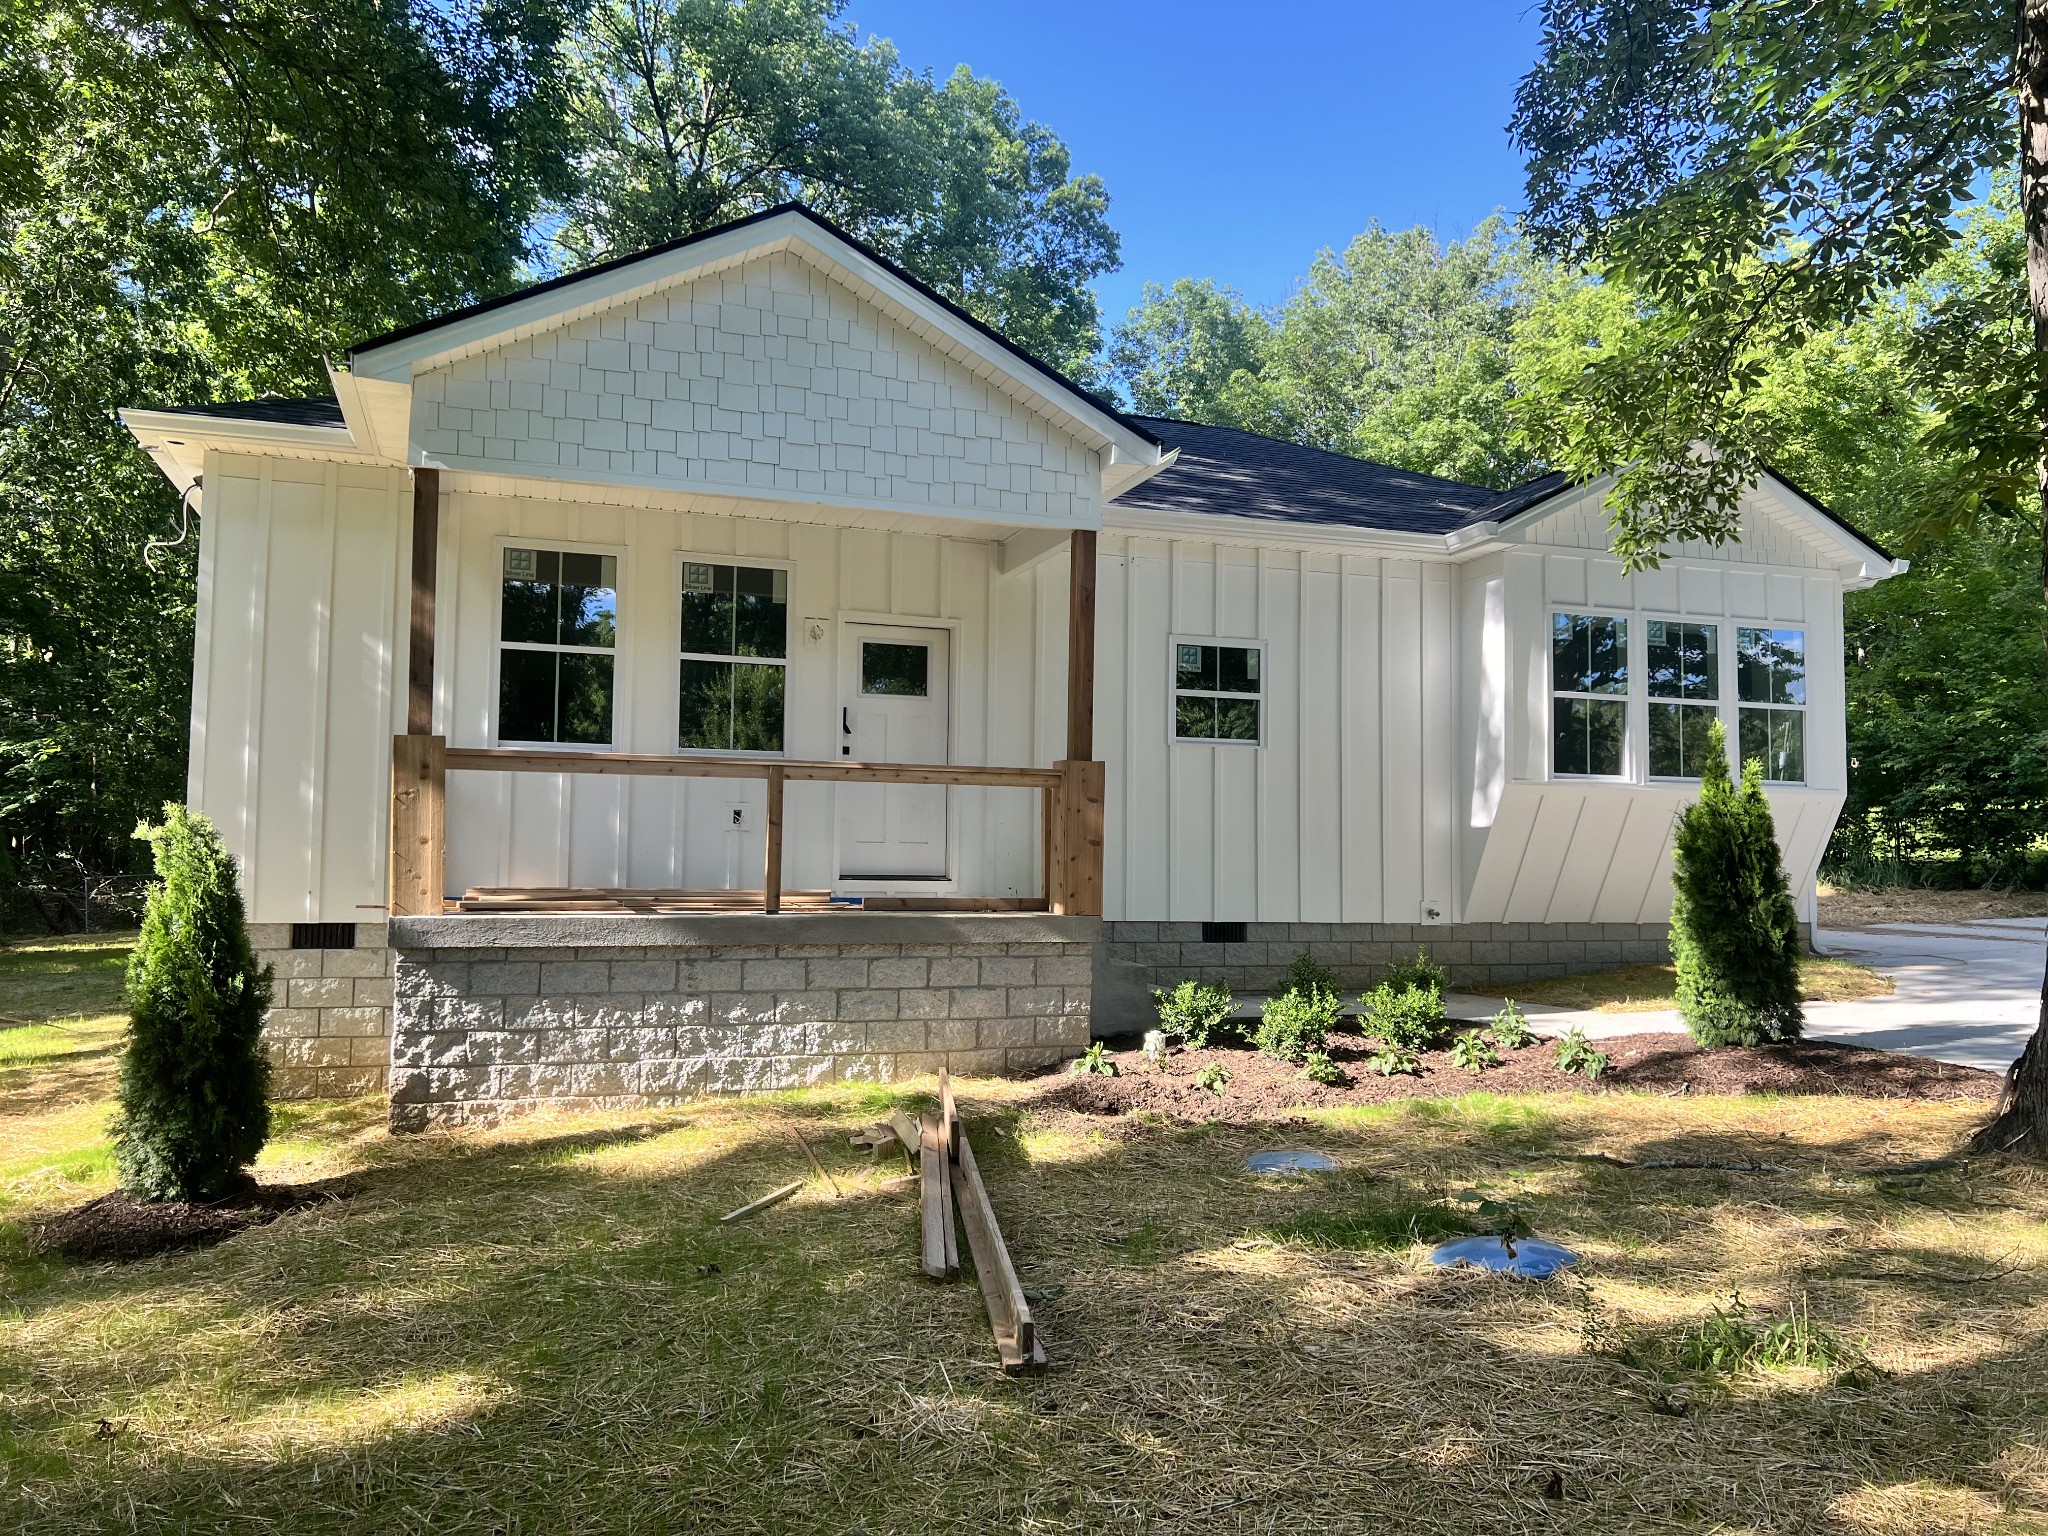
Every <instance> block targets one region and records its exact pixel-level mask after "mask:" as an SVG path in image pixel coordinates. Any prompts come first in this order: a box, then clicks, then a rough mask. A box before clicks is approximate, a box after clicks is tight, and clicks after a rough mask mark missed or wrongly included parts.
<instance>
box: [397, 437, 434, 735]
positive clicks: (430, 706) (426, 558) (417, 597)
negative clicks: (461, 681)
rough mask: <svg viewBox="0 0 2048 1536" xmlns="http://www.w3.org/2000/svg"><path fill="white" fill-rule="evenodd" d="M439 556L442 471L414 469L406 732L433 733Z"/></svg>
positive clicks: (409, 733) (417, 733) (406, 675)
mask: <svg viewBox="0 0 2048 1536" xmlns="http://www.w3.org/2000/svg"><path fill="white" fill-rule="evenodd" d="M440 557H441V471H439V470H438V469H416V470H414V471H413V472H412V632H411V643H410V644H409V645H408V646H407V647H406V653H405V655H406V661H405V734H406V735H408V736H431V735H433V734H434V588H435V583H436V581H437V579H438V575H439V571H438V567H439V564H440Z"/></svg>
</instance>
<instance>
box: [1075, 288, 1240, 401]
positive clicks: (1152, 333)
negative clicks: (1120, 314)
mask: <svg viewBox="0 0 2048 1536" xmlns="http://www.w3.org/2000/svg"><path fill="white" fill-rule="evenodd" d="M1272 330H1273V326H1272V322H1271V321H1270V320H1268V319H1267V317H1266V316H1265V315H1264V314H1262V313H1261V312H1260V311H1258V310H1256V309H1254V308H1252V307H1251V306H1250V305H1249V304H1247V303H1245V301H1244V295H1242V294H1241V293H1239V292H1238V291H1237V290H1236V289H1234V288H1219V287H1217V286H1216V284H1215V282H1214V281H1213V280H1211V279H1209V278H1206V277H1204V278H1192V277H1177V278H1175V279H1174V280H1173V282H1172V283H1171V284H1170V285H1169V286H1165V287H1162V286H1161V285H1159V284H1158V283H1147V284H1146V285H1145V286H1144V288H1143V289H1142V290H1140V292H1139V296H1138V302H1137V304H1136V305H1134V306H1133V307H1132V309H1131V311H1130V313H1129V314H1128V315H1126V316H1125V318H1124V322H1123V324H1122V325H1119V326H1118V327H1117V328H1116V330H1115V332H1114V333H1113V334H1112V336H1111V338H1110V344H1109V358H1108V361H1109V372H1110V376H1111V377H1112V378H1114V379H1115V380H1116V381H1117V383H1118V385H1119V386H1120V387H1121V389H1122V390H1123V394H1124V397H1125V398H1126V399H1127V400H1129V401H1130V402H1131V405H1132V406H1133V407H1134V408H1135V409H1137V410H1139V411H1142V412H1144V413H1145V414H1146V415H1148V416H1171V417H1173V418H1175V419H1176V420H1180V421H1199V422H1207V423H1208V424H1210V425H1212V426H1236V425H1238V424H1239V423H1240V422H1241V421H1243V420H1244V419H1245V418H1246V417H1247V416H1250V415H1253V414H1256V412H1257V410H1258V406H1257V403H1256V402H1257V393H1258V387H1259V380H1258V374H1259V370H1260V369H1262V368H1263V367H1264V366H1265V361H1266V357H1265V354H1266V345H1267V343H1268V341H1269V340H1270V339H1271V336H1272Z"/></svg>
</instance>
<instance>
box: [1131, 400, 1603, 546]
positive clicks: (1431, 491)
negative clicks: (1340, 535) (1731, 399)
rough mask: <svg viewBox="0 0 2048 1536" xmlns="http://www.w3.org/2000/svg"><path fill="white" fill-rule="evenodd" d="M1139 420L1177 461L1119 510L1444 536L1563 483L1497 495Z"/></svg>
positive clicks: (1275, 441)
mask: <svg viewBox="0 0 2048 1536" xmlns="http://www.w3.org/2000/svg"><path fill="white" fill-rule="evenodd" d="M1139 420H1141V421H1143V422H1144V423H1145V425H1146V426H1148V427H1150V428H1151V429H1152V430H1153V432H1154V433H1155V434H1156V435H1157V436H1159V437H1160V438H1162V439H1164V440H1165V442H1166V444H1167V446H1168V447H1171V448H1178V449H1179V450H1180V458H1179V459H1178V460H1177V461H1175V463H1174V464H1173V465H1172V467H1171V468H1168V469H1163V470H1161V471H1160V472H1159V473H1158V474H1156V475H1154V476H1152V478H1151V479H1149V480H1146V481H1144V482H1142V483H1141V484H1139V485H1137V486H1134V487H1133V488H1132V489H1131V490H1129V491H1126V492H1125V493H1124V494H1123V495H1121V496H1119V497H1117V498H1116V500H1115V502H1113V503H1112V505H1113V506H1116V507H1130V508H1135V509H1139V510H1143V511H1148V512H1191V513H1198V514H1208V515H1210V516H1218V517H1223V516H1227V517H1251V518H1268V519H1271V520H1272V521H1274V522H1284V523H1320V524H1325V525H1328V526H1334V527H1340V528H1376V529H1382V530H1385V531H1388V532H1392V533H1434V534H1443V533H1450V532H1452V531H1454V530H1455V529H1459V528H1463V527H1465V526H1467V525H1468V524H1471V523H1480V522H1485V521H1487V520H1488V519H1490V518H1493V517H1496V516H1500V515H1503V513H1502V512H1501V510H1500V509H1501V508H1503V507H1507V508H1509V509H1510V510H1515V511H1519V510H1521V509H1522V508H1523V507H1525V506H1533V505H1534V504H1535V503H1536V502H1537V501H1540V500H1541V499H1542V498H1543V497H1544V496H1547V495H1549V494H1550V493H1551V491H1553V490H1555V489H1557V488H1559V487H1561V486H1562V485H1563V484H1564V477H1563V476H1562V475H1550V476H1546V477H1545V478H1544V479H1542V480H1535V481H1531V482H1530V483H1529V484H1528V485H1526V486H1521V487H1519V488H1517V489H1516V490H1513V491H1509V492H1506V493H1505V494H1503V493H1502V492H1500V491H1495V490H1489V489H1488V488H1486V487H1485V486H1481V485H1466V484H1464V483H1463V482H1462V481H1458V480H1444V479H1440V478H1438V477H1437V476H1435V475H1425V474H1421V473H1418V472H1417V471H1415V470H1412V469H1395V468H1393V467H1392V466H1391V465H1387V464H1373V463H1369V462H1368V461H1366V460H1364V459H1354V458H1349V457H1347V456H1346V455H1344V454H1341V453H1331V452H1328V451H1327V450H1325V449H1321V448H1304V447H1303V446H1302V445H1301V444H1299V443H1289V442H1283V441H1282V440H1280V439H1279V438H1275V437H1261V436H1260V435H1259V434H1258V433H1256V432H1240V431H1238V430H1237V429H1236V428H1235V427H1207V426H1200V425H1198V424H1196V423H1194V422H1191V421H1174V420H1172V419H1171V418H1169V417H1164V416H1143V417H1140V418H1139Z"/></svg>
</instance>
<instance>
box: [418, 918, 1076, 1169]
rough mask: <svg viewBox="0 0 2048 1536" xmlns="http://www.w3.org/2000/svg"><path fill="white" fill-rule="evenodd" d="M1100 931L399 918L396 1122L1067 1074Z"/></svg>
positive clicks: (1039, 923) (1041, 926) (1050, 923)
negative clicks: (753, 1092)
mask: <svg viewBox="0 0 2048 1536" xmlns="http://www.w3.org/2000/svg"><path fill="white" fill-rule="evenodd" d="M1099 928H1100V923H1099V921H1098V920H1097V919H1094V918H1057V917H1048V916H1045V915H1042V914H1012V913H1000V914H997V913H986V914H985V913H974V914H952V913H945V914H939V913H854V912H848V913H817V914H812V913H786V914H782V915H779V916H776V917H766V916H760V915H754V914H745V913H718V914H705V915H702V916H696V915H693V916H687V917H678V916H639V915H634V916H610V915H607V916H570V915H561V916H556V915H535V916H531V917H525V916H521V917H510V916H495V915H493V916H484V915H470V916H457V917H430V918H397V919H394V920H393V922H392V924H391V942H392V947H393V952H394V954H395V955H396V957H397V960H396V970H395V975H394V986H395V990H394V997H395V1005H394V1009H393V1024H392V1034H391V1124H392V1128H393V1129H394V1130H399V1131H413V1130H421V1129H424V1128H426V1127H428V1126H430V1125H448V1124H461V1123H466V1122H472V1121H479V1120H494V1119H498V1118H501V1117H503V1116H504V1115H506V1114H508V1113H511V1112H514V1111H516V1110H519V1109H522V1108H530V1107H532V1106H534V1105H537V1104H540V1103H554V1104H561V1105H574V1106H579V1107H592V1108H594V1107H604V1108H629V1107H640V1106H645V1105H652V1104H661V1103H669V1102H674V1101H676V1100H679V1099H684V1098H689V1097H691V1096H694V1095H697V1094H703V1093H736V1092H744V1091H746V1090H750V1089H775V1088H795V1087H802V1086H806V1085H810V1084H816V1083H828V1082H840V1081H848V1080H866V1081H876V1082H890V1081H896V1080H899V1079H902V1078H907V1077H916V1076H920V1075H923V1074H926V1073H931V1072H935V1071H937V1070H938V1069H939V1068H940V1067H942V1066H943V1067H946V1068H948V1069H949V1070H951V1071H953V1072H958V1073H962V1074H974V1073H981V1074H988V1073H998V1072H1014V1071H1020V1070H1028V1069H1035V1068H1042V1067H1047V1066H1051V1065H1053V1064H1055V1063H1057V1062H1060V1061H1062V1060H1065V1059H1067V1058H1069V1057H1072V1056H1076V1055H1078V1054H1080V1052H1081V1051H1082V1050H1084V1049H1085V1048H1086V1046H1087V1043H1088V1035H1089V1015H1090V998H1091V967H1092V952H1093V948H1094V946H1093V942H1092V941H1093V939H1094V937H1095V934H1096V933H1097V931H1099Z"/></svg>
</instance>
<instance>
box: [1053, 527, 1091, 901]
mask: <svg viewBox="0 0 2048 1536" xmlns="http://www.w3.org/2000/svg"><path fill="white" fill-rule="evenodd" d="M1055 766H1057V767H1058V768H1059V770H1060V787H1059V790H1058V792H1057V794H1056V795H1055V796H1054V797H1053V799H1054V804H1055V806H1056V807H1057V809H1056V810H1055V811H1054V814H1053V816H1052V818H1051V821H1052V825H1051V835H1050V836H1049V837H1048V838H1047V843H1048V845H1049V846H1048V848H1047V860H1046V875H1045V883H1046V892H1045V894H1046V902H1047V905H1049V906H1050V907H1051V908H1052V910H1053V911H1055V912H1062V913H1068V914H1085V915H1089V916H1096V915H1099V914H1100V913H1101V911H1102V832H1103V825H1102V817H1103V799H1104V794H1103V784H1104V770H1103V765H1102V764H1101V763H1098V762H1096V761H1095V530H1094V529H1092V528H1077V529H1075V530H1074V533H1073V535H1072V537H1071V538H1070V539H1069V541H1068V561H1067V755H1066V757H1065V759H1064V760H1062V761H1061V762H1060V763H1058V764H1056V765H1055Z"/></svg>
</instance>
